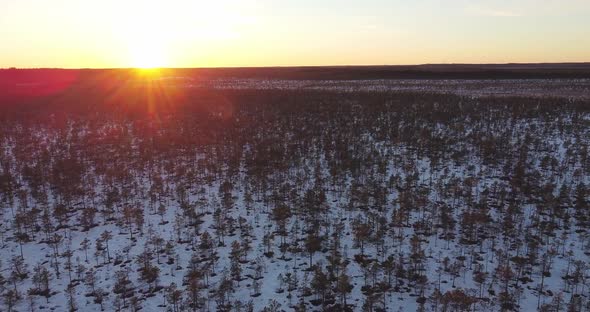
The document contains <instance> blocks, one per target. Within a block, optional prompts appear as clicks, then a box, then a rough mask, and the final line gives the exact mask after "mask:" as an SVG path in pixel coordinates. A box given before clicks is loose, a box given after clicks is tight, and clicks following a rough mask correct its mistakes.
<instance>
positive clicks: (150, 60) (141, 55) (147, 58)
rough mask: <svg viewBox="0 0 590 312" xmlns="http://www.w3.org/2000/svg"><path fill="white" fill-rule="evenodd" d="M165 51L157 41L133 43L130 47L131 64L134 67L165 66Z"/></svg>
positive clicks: (152, 67) (150, 67) (151, 67)
mask: <svg viewBox="0 0 590 312" xmlns="http://www.w3.org/2000/svg"><path fill="white" fill-rule="evenodd" d="M166 64H167V59H166V53H164V48H163V47H162V44H161V43H159V42H151V43H150V42H147V43H137V44H133V46H132V49H131V65H132V66H133V67H135V68H141V69H154V68H161V67H165V66H166Z"/></svg>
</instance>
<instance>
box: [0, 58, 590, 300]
mask: <svg viewBox="0 0 590 312" xmlns="http://www.w3.org/2000/svg"><path fill="white" fill-rule="evenodd" d="M519 66H520V67H518V66H517V65H511V66H507V65H506V66H500V65H489V66H485V67H475V66H466V65H462V66H455V67H437V66H434V65H432V66H430V67H428V66H425V67H420V68H418V69H419V70H420V71H421V75H422V76H421V78H420V79H409V78H408V77H403V79H401V78H399V79H396V78H395V77H393V76H395V75H398V76H402V75H408V74H407V73H408V71H410V70H412V75H413V74H416V73H417V70H418V69H416V68H406V67H391V68H384V67H368V68H367V67H365V68H354V67H352V68H307V69H306V68H303V69H302V68H286V69H276V68H275V69H258V70H256V69H217V70H212V69H211V70H209V69H208V70H198V69H195V70H189V69H176V70H162V71H161V72H159V73H157V74H153V73H146V72H143V73H141V72H137V71H132V70H25V71H20V70H7V71H0V90H2V92H1V93H0V220H1V222H0V260H1V261H0V294H1V297H0V304H1V305H0V310H2V311H29V310H31V309H34V310H35V311H38V310H45V311H47V310H53V311H68V310H78V311H139V310H141V311H173V312H178V311H537V310H539V311H588V308H589V307H590V262H589V257H588V255H590V217H589V216H590V196H589V195H590V191H589V190H588V186H589V184H590V157H589V155H588V147H589V145H590V97H589V94H590V92H589V90H590V75H588V73H590V69H589V66H588V65H585V64H576V65H571V64H570V65H566V64H560V65H559V66H558V65H543V66H541V65H526V66H525V65H519ZM302 72H305V73H306V74H302ZM490 72H494V73H497V75H496V76H493V77H496V78H497V79H483V78H482V77H480V76H482V75H487V74H489V73H490ZM524 74H528V76H526V78H528V79H517V77H518V76H520V75H524ZM386 76H387V77H386ZM31 307H33V308H31Z"/></svg>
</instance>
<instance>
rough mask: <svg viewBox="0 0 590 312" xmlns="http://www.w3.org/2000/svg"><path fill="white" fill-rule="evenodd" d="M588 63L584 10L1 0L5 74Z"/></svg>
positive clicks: (588, 7)
mask: <svg viewBox="0 0 590 312" xmlns="http://www.w3.org/2000/svg"><path fill="white" fill-rule="evenodd" d="M587 61H590V1H589V0H494V1H492V0H354V1H353V0H282V1H281V0H241V1H238V0H216V1H213V0H208V1H202V0H165V1H156V0H125V1H123V0H100V1H89V0H0V68H4V67H19V68H21V67H26V68H31V67H60V68H116V67H234V66H301V65H309V66H315V65H385V64H426V63H512V62H587Z"/></svg>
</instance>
